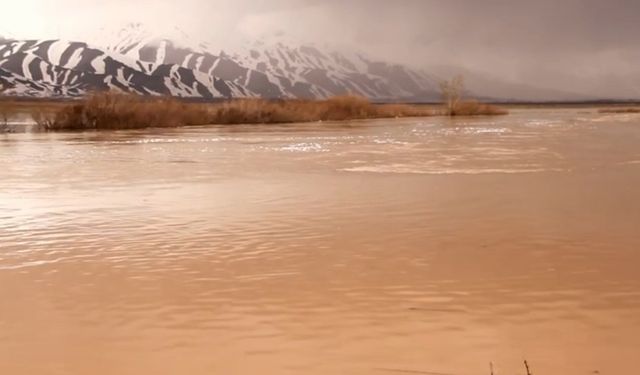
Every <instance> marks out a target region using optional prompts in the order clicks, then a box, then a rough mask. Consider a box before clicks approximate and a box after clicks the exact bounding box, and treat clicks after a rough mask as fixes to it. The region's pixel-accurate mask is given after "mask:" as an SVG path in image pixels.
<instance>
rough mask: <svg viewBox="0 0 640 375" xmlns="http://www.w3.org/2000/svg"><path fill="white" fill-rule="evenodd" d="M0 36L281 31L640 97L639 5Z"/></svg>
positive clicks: (359, 9) (321, 11) (244, 16)
mask: <svg viewBox="0 0 640 375" xmlns="http://www.w3.org/2000/svg"><path fill="white" fill-rule="evenodd" d="M0 1H2V5H1V8H2V13H3V14H10V13H9V12H12V11H14V12H15V13H11V14H13V15H12V16H11V17H3V20H2V22H1V23H0V34H9V35H11V36H14V37H20V38H22V37H37V38H46V37H63V38H70V39H83V38H85V37H86V36H87V35H95V34H96V33H98V31H99V30H100V29H101V28H105V27H106V28H107V29H109V30H116V29H117V28H118V27H120V25H123V24H126V23H127V22H142V23H144V24H145V25H147V27H148V28H149V29H151V30H155V31H162V30H169V29H173V28H174V27H176V26H177V27H180V28H181V29H183V30H184V31H185V32H187V33H188V34H194V35H198V37H199V38H201V39H204V40H208V41H210V42H211V43H212V44H215V45H220V48H229V46H230V45H233V44H234V43H237V40H239V39H240V38H242V37H249V38H253V37H256V36H260V35H262V34H265V33H274V32H277V31H283V32H285V33H287V34H289V35H293V36H295V37H296V38H298V39H301V40H309V41H315V42H318V43H329V44H332V45H340V46H342V47H343V48H344V47H345V46H346V47H353V48H357V49H358V50H361V51H366V52H368V53H369V54H371V55H373V56H376V57H379V58H383V59H387V60H391V61H398V62H404V63H408V64H411V65H414V66H419V67H429V66H432V65H444V66H460V67H463V68H466V69H470V70H473V71H477V72H480V73H482V74H485V75H486V76H499V77H502V78H503V79H505V80H509V81H513V82H522V83H526V84H531V85H536V86H541V87H550V88H556V89H563V90H567V91H575V92H580V93H585V94H588V93H593V91H594V90H597V91H599V92H600V93H601V94H600V95H608V96H630V95H634V96H636V97H640V63H639V62H640V21H639V20H640V1H639V0H537V1H532V0H529V1H518V0H485V1H483V0H393V1H390V0H342V1H339V0H325V1H320V0H268V1H267V0H264V1H258V0H164V1H162V0H137V1H135V0H108V1H106V0H105V1H99V0H20V1H13V0H0Z"/></svg>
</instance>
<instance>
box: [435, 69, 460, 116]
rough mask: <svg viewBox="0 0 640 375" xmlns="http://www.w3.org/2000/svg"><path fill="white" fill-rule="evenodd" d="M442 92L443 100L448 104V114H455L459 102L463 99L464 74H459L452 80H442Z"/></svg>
mask: <svg viewBox="0 0 640 375" xmlns="http://www.w3.org/2000/svg"><path fill="white" fill-rule="evenodd" d="M440 92H441V94H442V100H443V101H444V104H445V106H446V110H447V115H448V116H451V115H453V114H454V112H455V110H456V107H457V106H458V103H460V100H462V94H463V93H464V77H463V76H462V75H458V76H455V77H454V78H452V79H451V80H448V81H447V80H445V81H442V82H440Z"/></svg>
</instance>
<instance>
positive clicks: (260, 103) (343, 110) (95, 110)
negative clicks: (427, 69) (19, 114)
mask: <svg viewBox="0 0 640 375" xmlns="http://www.w3.org/2000/svg"><path fill="white" fill-rule="evenodd" d="M434 114H435V113H434V112H433V111H432V110H430V109H426V108H417V107H412V106H408V105H376V104H372V103H371V102H369V101H368V100H367V99H364V98H360V97H355V96H341V97H335V98H331V99H327V100H322V101H308V100H282V101H268V100H262V99H238V100H232V101H228V102H224V103H212V104H202V103H186V102H181V101H179V100H177V99H171V98H147V97H140V96H133V95H125V94H116V93H99V94H94V95H91V96H89V97H87V98H85V99H83V100H81V101H79V102H77V103H73V104H69V105H66V106H63V107H62V108H60V109H59V110H57V111H53V112H51V113H50V114H49V115H45V114H41V113H38V112H34V116H33V117H34V120H35V121H36V122H37V123H38V124H39V125H40V126H41V127H42V128H43V129H45V130H50V131H56V130H101V129H140V128H148V127H175V126H185V125H206V124H271V123H293V122H312V121H343V120H357V119H369V118H389V117H410V116H411V117H415V116H431V115H434Z"/></svg>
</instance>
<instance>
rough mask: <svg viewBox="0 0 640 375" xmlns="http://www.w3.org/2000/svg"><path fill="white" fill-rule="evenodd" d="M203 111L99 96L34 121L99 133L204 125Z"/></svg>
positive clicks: (54, 127) (52, 127) (160, 101)
mask: <svg viewBox="0 0 640 375" xmlns="http://www.w3.org/2000/svg"><path fill="white" fill-rule="evenodd" d="M207 118H208V113H207V111H205V110H203V109H201V108H199V107H195V106H191V105H188V104H186V103H181V102H179V101H177V100H173V99H166V98H161V99H158V98H156V99H147V98H143V97H140V96H134V95H126V94H114V93H103V94H94V95H91V96H89V97H87V98H85V99H84V100H82V101H81V102H78V103H74V104H71V105H67V106H65V107H63V108H61V109H60V110H58V111H57V112H54V113H53V114H50V115H48V116H44V117H43V116H42V114H37V113H36V116H34V120H35V121H36V122H37V123H38V124H39V125H41V126H43V127H44V128H45V129H46V130H52V131H54V130H92V129H95V130H102V129H140V128H147V127H171V126H181V125H188V124H206V123H207Z"/></svg>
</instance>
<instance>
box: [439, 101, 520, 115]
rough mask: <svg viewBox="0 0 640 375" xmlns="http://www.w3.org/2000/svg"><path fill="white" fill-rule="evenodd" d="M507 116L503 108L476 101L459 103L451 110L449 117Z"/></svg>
mask: <svg viewBox="0 0 640 375" xmlns="http://www.w3.org/2000/svg"><path fill="white" fill-rule="evenodd" d="M506 114H509V111H507V110H506V109H504V108H500V107H498V106H495V105H493V104H485V103H480V102H478V101H477V100H467V101H463V102H459V103H457V104H456V106H455V107H454V108H453V109H452V110H451V116H498V115H506Z"/></svg>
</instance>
